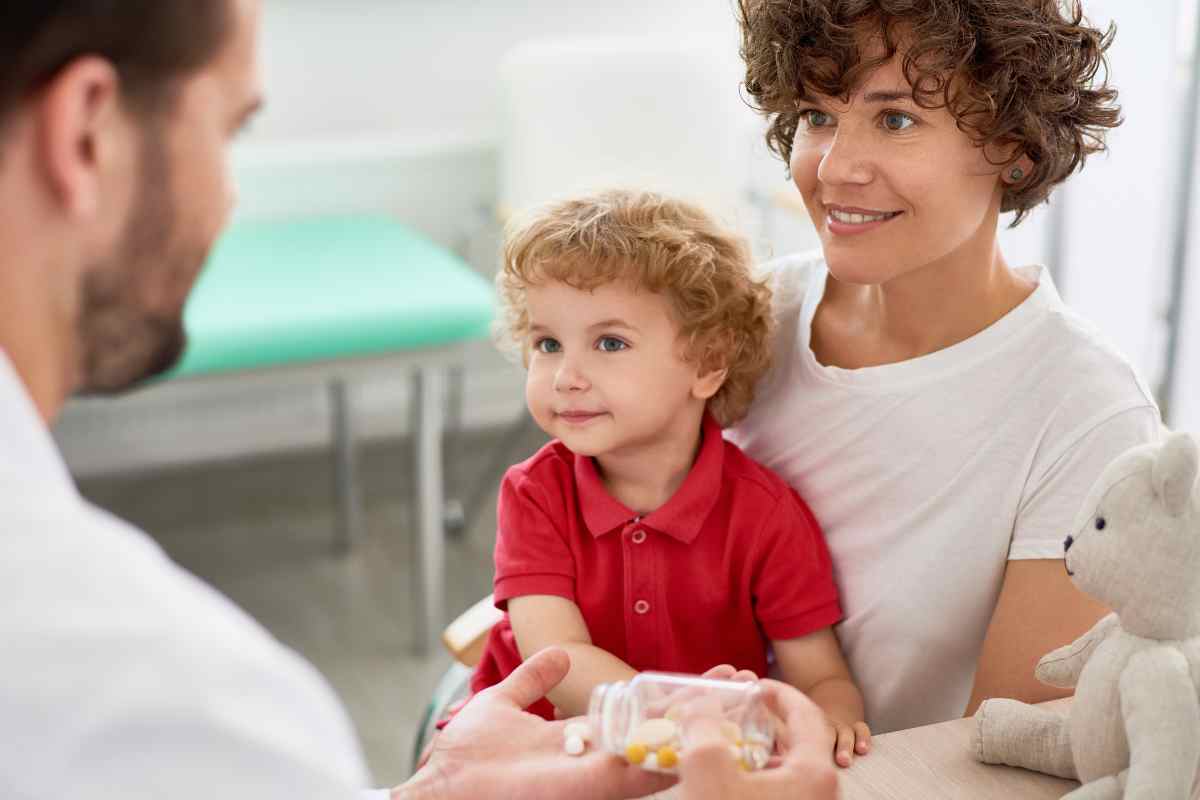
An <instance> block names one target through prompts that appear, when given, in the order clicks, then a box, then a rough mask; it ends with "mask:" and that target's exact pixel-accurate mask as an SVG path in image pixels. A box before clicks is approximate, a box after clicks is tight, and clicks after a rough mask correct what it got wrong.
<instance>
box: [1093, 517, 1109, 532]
mask: <svg viewBox="0 0 1200 800" xmlns="http://www.w3.org/2000/svg"><path fill="white" fill-rule="evenodd" d="M1107 527H1108V522H1107V521H1106V520H1105V519H1104V517H1096V530H1098V531H1102V530H1104V529H1105V528H1107Z"/></svg>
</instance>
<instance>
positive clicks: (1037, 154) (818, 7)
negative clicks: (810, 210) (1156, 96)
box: [738, 0, 1121, 226]
mask: <svg viewBox="0 0 1200 800" xmlns="http://www.w3.org/2000/svg"><path fill="white" fill-rule="evenodd" d="M738 5H739V10H740V18H741V19H740V21H741V26H742V48H741V53H742V58H743V59H744V60H745V63H746V83H745V86H746V91H747V92H748V93H749V94H750V96H751V97H752V98H753V100H754V105H755V106H756V107H757V108H758V110H760V111H762V112H764V113H765V114H766V115H767V116H768V118H769V120H770V125H769V129H768V131H767V144H768V145H769V146H770V148H771V149H772V150H774V151H775V152H776V153H777V154H779V156H780V157H782V158H783V160H784V162H785V163H786V162H788V161H790V159H791V151H792V142H793V139H794V137H795V135H796V129H797V125H798V124H799V120H800V115H799V113H798V112H797V110H796V104H797V103H798V102H800V101H802V100H811V99H813V95H815V94H819V95H824V96H827V97H837V98H840V99H842V100H843V101H848V100H849V98H850V96H851V94H852V93H853V90H854V89H855V87H856V86H857V85H858V84H859V82H860V81H862V80H863V79H864V78H865V77H866V75H867V74H868V73H870V72H871V71H873V70H874V69H875V68H877V67H879V66H880V65H882V64H884V63H886V62H887V61H889V60H891V58H892V57H893V56H895V55H896V53H897V52H900V53H901V54H902V58H903V62H902V64H903V69H904V74H905V76H906V77H907V79H908V82H909V83H910V84H911V85H912V87H913V95H914V99H915V100H916V102H917V103H918V104H919V105H921V106H923V107H925V108H930V109H932V108H943V107H944V108H946V109H947V110H948V111H949V112H950V113H951V114H952V115H953V116H954V118H955V119H956V120H957V122H958V127H959V129H960V130H962V131H963V132H965V133H966V134H967V135H969V136H970V137H971V138H972V140H973V141H974V142H975V143H976V144H977V145H981V146H982V145H987V146H988V148H987V150H986V151H985V152H988V153H989V159H991V155H990V153H992V152H994V150H993V147H992V146H995V147H996V148H1000V149H1003V148H1013V146H1014V145H1015V146H1016V147H1015V149H1014V151H1013V155H1012V156H1011V158H1008V159H1001V160H1000V161H995V162H994V163H996V165H997V166H1002V165H1003V166H1007V165H1009V164H1012V163H1014V162H1015V161H1016V160H1017V159H1018V158H1019V157H1020V156H1021V155H1022V154H1024V155H1027V156H1028V157H1029V158H1030V160H1031V161H1032V162H1033V172H1032V174H1031V175H1027V176H1025V177H1024V178H1023V179H1022V180H1020V181H1017V182H1016V183H1015V184H1013V185H1010V186H1006V188H1005V192H1004V198H1003V201H1002V206H1001V210H1002V211H1016V212H1017V216H1016V219H1015V220H1014V221H1013V225H1014V226H1015V225H1017V224H1018V223H1020V222H1021V220H1022V219H1024V217H1025V216H1026V215H1027V214H1028V213H1029V211H1030V210H1031V209H1033V208H1034V207H1035V206H1037V205H1038V204H1040V203H1042V202H1043V201H1045V200H1046V198H1047V197H1048V196H1049V194H1050V192H1051V190H1052V189H1053V188H1054V187H1055V186H1056V185H1058V184H1059V183H1061V182H1062V181H1064V180H1066V178H1067V177H1068V176H1070V175H1071V173H1072V172H1074V171H1075V170H1076V169H1077V168H1079V167H1080V166H1081V165H1082V164H1083V162H1084V160H1085V159H1086V158H1087V157H1088V156H1089V155H1091V154H1093V153H1096V152H1100V151H1102V150H1104V136H1105V133H1106V132H1107V130H1108V129H1109V128H1114V127H1116V126H1117V125H1119V124H1121V116H1120V108H1119V107H1117V106H1116V104H1115V101H1116V97H1117V92H1116V90H1115V89H1113V88H1110V87H1109V86H1108V84H1107V77H1108V63H1107V60H1106V58H1105V51H1106V50H1107V49H1108V47H1109V45H1110V44H1111V43H1112V39H1113V36H1114V34H1115V32H1116V28H1115V26H1114V25H1109V27H1108V29H1107V30H1105V31H1101V30H1099V29H1097V28H1093V27H1091V26H1090V25H1089V24H1088V23H1087V21H1086V20H1085V19H1084V16H1083V8H1082V6H1081V5H1080V3H1079V0H1062V1H1061V2H1060V0H738ZM875 35H878V37H879V39H880V41H881V42H882V45H883V49H882V51H881V53H880V55H879V57H877V58H866V57H865V56H864V54H863V52H862V48H863V45H864V43H865V42H867V41H868V40H869V38H870V37H873V36H875ZM1101 67H1103V68H1104V80H1101V81H1099V82H1098V83H1097V73H1098V72H1099V71H1100V69H1101ZM1004 152H1007V151H1004Z"/></svg>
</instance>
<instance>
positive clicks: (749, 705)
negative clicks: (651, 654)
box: [588, 672, 775, 772]
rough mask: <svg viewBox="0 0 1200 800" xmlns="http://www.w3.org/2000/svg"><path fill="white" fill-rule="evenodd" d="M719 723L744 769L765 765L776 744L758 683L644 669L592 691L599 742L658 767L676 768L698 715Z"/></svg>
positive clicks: (593, 728)
mask: <svg viewBox="0 0 1200 800" xmlns="http://www.w3.org/2000/svg"><path fill="white" fill-rule="evenodd" d="M701 719H703V720H708V721H711V722H713V723H715V724H716V725H718V726H719V728H720V730H721V733H722V734H723V735H724V737H725V739H726V740H727V741H728V742H729V749H730V753H731V755H732V756H733V757H734V758H735V759H736V760H737V761H738V762H739V763H740V765H741V766H742V768H743V769H746V770H757V769H762V768H763V767H764V766H766V764H767V759H768V758H770V756H771V753H772V751H773V749H774V745H775V731H774V726H773V722H772V717H771V715H770V713H768V711H767V705H766V701H765V698H764V694H763V690H762V689H761V688H760V687H759V685H758V684H757V683H751V682H742V681H728V680H717V679H711V678H701V677H699V676H696V675H675V674H671V673H665V672H643V673H640V674H639V675H637V676H636V677H634V678H633V679H632V680H629V681H618V682H616V683H602V684H600V685H599V686H597V687H596V688H595V689H593V690H592V696H591V701H590V702H589V704H588V723H589V726H590V728H591V731H592V735H593V737H594V739H593V741H594V742H595V744H596V746H597V747H599V748H601V749H602V750H606V751H608V752H610V753H614V754H616V755H619V756H623V757H624V758H625V759H627V760H628V761H629V762H630V763H632V764H637V765H639V766H640V767H642V768H643V769H647V770H651V771H654V772H673V771H675V767H676V765H677V764H678V763H679V758H680V756H681V755H682V754H683V752H684V751H685V750H686V749H687V744H688V743H687V736H686V731H687V730H688V729H689V728H690V727H691V725H693V724H694V723H695V722H697V721H699V720H701Z"/></svg>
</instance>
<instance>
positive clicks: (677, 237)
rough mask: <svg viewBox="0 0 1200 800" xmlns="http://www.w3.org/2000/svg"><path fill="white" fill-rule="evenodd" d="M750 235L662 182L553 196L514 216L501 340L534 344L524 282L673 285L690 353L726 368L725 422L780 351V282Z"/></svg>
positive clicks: (514, 346)
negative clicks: (775, 299) (759, 263)
mask: <svg viewBox="0 0 1200 800" xmlns="http://www.w3.org/2000/svg"><path fill="white" fill-rule="evenodd" d="M750 264H751V256H750V251H749V248H748V247H747V246H746V243H745V242H744V241H743V240H742V239H741V238H739V237H738V236H735V235H734V234H732V233H730V232H729V231H727V230H725V229H723V228H722V227H721V226H719V225H718V224H717V223H716V222H715V221H714V220H713V219H712V217H710V216H709V215H708V214H706V213H705V212H704V211H703V210H701V209H700V208H699V207H697V206H695V205H692V204H691V203H686V202H683V201H681V200H676V199H672V198H668V197H664V196H662V195H660V194H656V193H654V192H645V191H634V190H620V189H618V190H610V191H605V192H600V193H598V194H593V195H589V196H586V197H578V198H573V199H570V200H565V201H560V202H556V203H552V204H550V205H547V206H544V207H542V208H540V209H537V210H536V211H534V212H533V213H532V214H530V215H529V216H528V217H525V218H522V219H517V220H515V221H514V222H512V223H510V225H509V229H508V231H507V232H506V236H505V244H504V258H503V264H502V266H501V269H500V272H499V274H498V275H497V276H496V288H497V290H498V292H499V295H500V306H501V313H500V317H499V319H498V320H497V323H496V333H497V339H498V340H499V342H500V344H501V346H503V347H505V349H507V350H510V351H514V350H515V351H516V352H517V353H518V354H519V355H520V356H521V357H522V359H526V358H527V357H528V352H529V346H530V344H529V311H528V307H527V306H526V301H525V290H526V288H527V287H529V286H536V285H541V284H544V283H546V282H548V281H561V282H563V283H565V284H567V285H569V286H573V287H575V288H576V289H581V290H583V291H591V290H592V289H595V288H596V287H598V286H601V285H604V284H609V283H613V282H616V281H624V282H627V283H628V284H629V285H631V286H633V287H635V288H637V289H638V290H642V291H649V292H655V293H660V294H662V295H664V296H665V297H666V298H667V300H668V302H669V303H670V305H671V308H672V309H673V311H674V314H675V321H676V323H677V324H678V326H679V335H680V339H681V340H682V342H683V350H682V356H683V358H684V359H686V360H687V361H688V362H690V363H694V364H697V365H698V366H699V367H700V371H701V373H702V374H703V373H708V372H710V371H715V370H721V369H724V370H727V374H726V376H725V381H724V383H723V384H722V385H721V388H720V389H719V390H718V391H717V393H716V394H715V395H713V396H712V397H711V398H709V400H708V410H709V411H710V412H712V415H713V416H714V417H715V418H716V420H717V422H718V423H720V424H721V425H722V426H725V427H727V426H729V425H733V424H734V423H736V422H738V421H739V420H741V419H742V417H744V416H745V415H746V412H747V411H748V410H749V408H750V402H751V401H752V400H753V399H754V385H755V383H757V382H758V379H759V378H761V377H762V375H763V374H764V373H765V372H766V371H767V368H768V367H769V366H770V361H771V333H772V330H773V321H772V316H771V291H770V289H768V288H767V286H766V284H765V283H764V282H762V281H759V280H755V279H754V278H753V277H752V276H751V270H750Z"/></svg>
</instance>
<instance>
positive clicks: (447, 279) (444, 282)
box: [170, 216, 493, 377]
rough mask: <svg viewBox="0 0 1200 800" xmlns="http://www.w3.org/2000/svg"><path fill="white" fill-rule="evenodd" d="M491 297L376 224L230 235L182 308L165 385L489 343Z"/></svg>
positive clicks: (465, 275) (278, 227)
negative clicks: (174, 359) (183, 334)
mask: <svg viewBox="0 0 1200 800" xmlns="http://www.w3.org/2000/svg"><path fill="white" fill-rule="evenodd" d="M492 316H493V302H492V291H491V287H490V285H489V284H488V282H487V281H486V280H484V279H483V278H482V277H480V276H479V275H478V274H477V273H475V272H474V271H472V270H471V268H470V267H469V266H467V265H466V264H465V263H463V261H462V260H461V259H459V258H458V257H457V256H455V255H453V254H452V253H449V252H447V251H446V250H445V249H443V248H441V247H439V246H437V245H436V244H433V243H432V242H430V241H429V240H427V239H425V238H423V237H421V236H419V235H417V234H415V233H413V232H412V231H410V230H408V229H406V228H405V227H404V226H403V225H400V224H399V223H397V222H395V221H394V220H391V219H388V218H386V217H381V216H340V217H321V218H314V219H296V220H287V221H275V222H244V223H240V224H236V225H234V226H233V227H232V228H231V229H230V230H229V231H228V233H226V234H225V236H224V237H222V238H221V240H220V241H219V242H218V243H217V246H216V247H215V248H214V251H213V254H212V257H211V258H210V259H209V263H208V265H207V267H206V268H205V270H204V272H203V273H202V274H201V276H200V278H199V280H198V281H197V284H196V289H195V291H194V292H193V293H192V297H191V299H190V300H189V301H188V305H187V308H186V310H185V313H184V320H185V324H186V326H187V331H188V339H189V341H188V347H187V351H186V352H185V354H184V357H183V359H182V361H181V362H180V363H179V365H178V366H177V367H176V368H175V370H174V371H173V372H172V373H171V375H170V377H181V376H190V375H204V374H211V373H217V372H229V371H233V370H247V369H258V368H263V367H270V366H278V365H284V364H296V363H304V362H311V361H323V360H329V359H337V358H347V357H352V356H367V355H377V354H384V353H393V352H397V351H409V350H419V349H424V348H433V347H438V346H441V345H448V344H453V343H456V342H463V341H466V340H470V339H479V338H483V337H486V336H487V335H488V330H489V327H490V323H491V320H492Z"/></svg>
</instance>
